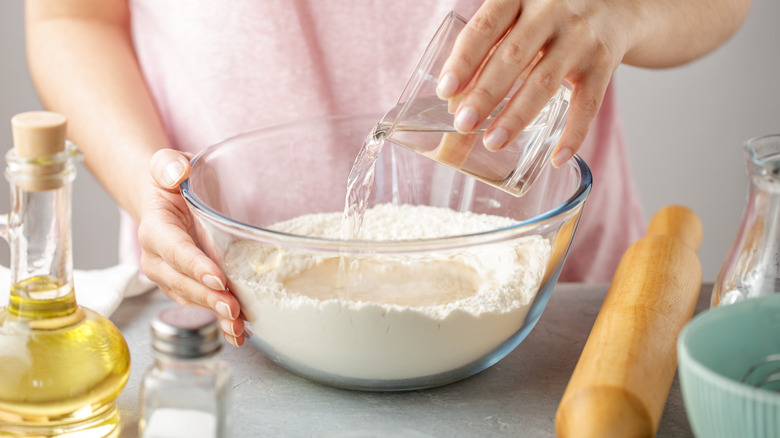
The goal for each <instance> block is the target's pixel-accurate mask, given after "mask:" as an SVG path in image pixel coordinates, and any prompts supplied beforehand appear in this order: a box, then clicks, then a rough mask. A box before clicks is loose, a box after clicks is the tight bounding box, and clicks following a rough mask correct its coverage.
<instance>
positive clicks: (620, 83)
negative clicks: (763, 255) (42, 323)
mask: <svg viewBox="0 0 780 438" xmlns="http://www.w3.org/2000/svg"><path fill="white" fill-rule="evenodd" d="M23 9H24V7H23V2H22V1H21V0H0V150H2V151H5V150H7V149H8V148H9V147H11V130H10V123H9V121H10V118H11V117H12V116H13V115H14V114H16V113H18V112H22V111H27V110H34V109H39V108H40V103H39V101H38V99H37V97H36V94H35V91H34V89H33V87H32V84H31V82H30V79H29V77H28V73H27V67H26V63H25V55H24V39H23V38H24V36H23V33H24V28H23V12H24V11H23ZM778 22H780V1H778V0H754V2H753V8H752V10H751V13H750V16H749V17H748V20H747V22H746V23H745V25H744V26H743V28H742V29H741V30H740V31H739V33H738V34H737V35H736V36H735V37H734V38H733V39H731V40H730V41H729V42H728V43H727V44H725V45H724V46H722V47H721V48H719V49H718V50H717V51H715V52H714V53H712V54H710V55H709V56H707V57H705V58H703V59H701V60H698V61H696V62H694V63H691V64H689V65H686V66H683V67H679V68H675V69H669V70H655V71H651V70H643V69H637V68H631V67H626V66H621V67H620V68H619V69H618V72H617V74H616V76H615V81H616V86H617V90H618V95H619V96H620V97H619V104H620V107H621V110H622V114H623V120H624V122H625V133H626V137H627V139H628V143H629V147H630V156H631V166H632V171H633V172H634V174H635V176H636V180H637V184H638V186H639V191H640V194H641V197H642V202H643V204H644V207H645V215H646V216H647V217H648V218H649V217H650V215H651V214H652V213H653V212H655V211H656V210H657V209H658V208H660V207H661V206H663V205H666V204H671V203H679V204H684V205H687V206H689V207H691V208H693V209H694V210H695V211H696V213H697V214H698V215H699V216H700V217H701V219H702V222H703V223H704V242H703V243H702V247H701V250H700V251H699V256H700V258H701V260H702V265H703V268H704V280H705V281H714V280H715V277H716V275H717V272H718V269H719V268H720V264H721V263H722V261H723V258H724V257H725V255H726V252H727V251H728V248H729V246H730V244H731V241H732V239H733V238H734V235H735V233H736V231H737V227H738V225H739V220H740V218H741V216H742V209H743V207H744V204H745V197H746V195H747V177H746V175H745V170H744V169H745V166H744V161H743V155H742V150H741V145H742V143H743V142H744V141H745V140H746V139H748V138H750V137H754V136H757V135H763V134H770V133H780V84H778V79H780V26H778V24H777V23H778ZM3 153H4V152H3ZM2 165H3V166H4V162H3V163H2ZM80 170H81V172H80V173H79V176H78V178H77V179H76V182H75V184H74V206H73V208H74V210H73V220H74V229H73V234H74V264H75V267H76V268H78V269H91V268H103V267H108V266H112V265H113V264H115V263H117V255H116V248H117V231H118V218H119V214H118V210H117V207H116V206H115V204H114V203H113V201H112V200H111V198H110V197H109V196H108V195H107V193H106V192H105V190H103V188H102V187H101V186H100V185H99V184H98V183H97V182H96V181H95V180H94V178H92V176H91V174H90V173H89V172H88V171H87V170H86V168H84V167H83V166H80ZM597 183H598V181H597ZM8 205H9V204H8V188H7V183H6V181H5V180H3V181H2V183H1V184H0V211H2V212H5V211H7V209H8ZM0 263H3V264H5V265H6V266H7V263H8V247H7V245H5V244H0Z"/></svg>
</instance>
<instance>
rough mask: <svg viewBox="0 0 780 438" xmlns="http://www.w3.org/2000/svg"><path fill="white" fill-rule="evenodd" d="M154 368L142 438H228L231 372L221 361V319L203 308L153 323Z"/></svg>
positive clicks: (145, 388) (170, 313)
mask: <svg viewBox="0 0 780 438" xmlns="http://www.w3.org/2000/svg"><path fill="white" fill-rule="evenodd" d="M151 330H152V349H153V352H154V358H155V361H154V364H153V365H152V366H151V367H150V368H149V370H147V372H146V374H145V375H144V380H143V384H142V386H141V418H140V421H139V429H138V432H139V436H140V437H142V438H161V437H166V438H173V437H182V438H185V437H186V438H199V437H203V438H206V437H209V438H212V437H213V438H224V437H228V436H229V434H230V415H229V411H228V408H229V406H228V404H229V400H228V398H229V395H230V387H229V385H230V379H231V375H232V373H231V370H230V367H229V365H228V364H227V363H226V362H225V361H224V360H222V359H220V358H219V355H218V353H219V351H220V349H221V347H222V342H221V339H220V335H219V333H220V330H219V327H218V325H217V318H216V316H215V315H214V313H213V312H211V311H210V310H208V309H205V308H202V307H195V306H185V307H172V308H168V309H165V310H163V311H161V312H160V313H159V314H158V315H157V317H156V318H155V319H154V320H153V321H152V323H151Z"/></svg>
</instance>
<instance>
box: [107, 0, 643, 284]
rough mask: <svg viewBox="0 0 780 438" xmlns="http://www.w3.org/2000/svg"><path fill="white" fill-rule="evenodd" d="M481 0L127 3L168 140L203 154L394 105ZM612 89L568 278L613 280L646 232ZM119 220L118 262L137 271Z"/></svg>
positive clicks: (586, 152) (126, 229)
mask: <svg viewBox="0 0 780 438" xmlns="http://www.w3.org/2000/svg"><path fill="white" fill-rule="evenodd" d="M480 3H481V2H480V1H475V0H431V1H419V0H395V1H392V2H375V1H357V2H349V6H348V7H347V6H343V5H341V6H336V5H335V4H334V2H329V1H319V0H270V1H265V0H264V1H231V2H217V1H210V0H189V1H187V2H181V1H179V0H130V7H131V17H132V31H133V37H134V42H135V46H136V51H137V54H138V59H139V62H140V64H141V68H142V70H143V73H144V75H145V77H146V80H147V82H148V84H149V88H150V90H151V93H152V95H153V97H154V99H155V102H156V104H157V107H158V109H159V112H160V115H161V117H162V119H163V123H164V125H165V128H166V130H167V132H168V135H169V138H170V141H171V144H172V145H175V147H177V148H179V149H181V150H183V151H189V152H197V151H200V150H201V149H203V148H204V147H206V146H209V145H211V144H214V143H217V142H219V141H221V140H224V139H226V138H228V137H231V136H233V135H236V134H238V133H241V132H245V131H249V130H252V129H256V128H258V127H261V126H267V125H272V124H278V123H282V122H288V121H294V120H300V119H304V118H311V117H319V116H324V115H335V114H355V113H377V114H380V113H383V112H384V111H386V110H387V109H389V108H390V107H391V106H392V105H394V104H395V102H396V100H397V99H398V95H399V93H400V91H401V90H402V89H403V87H404V85H405V83H406V81H407V79H408V76H409V74H410V72H411V71H412V69H413V68H414V65H415V63H416V62H417V59H418V57H419V56H420V55H421V54H422V52H423V50H424V48H425V45H426V44H427V42H428V40H429V39H430V38H431V36H432V35H433V33H434V32H435V30H436V28H437V27H438V25H439V24H440V23H441V20H442V19H443V18H444V16H445V15H446V14H447V12H449V11H450V10H454V11H456V12H457V13H459V14H460V15H462V16H464V17H471V16H472V15H473V13H474V11H476V9H477V8H478V7H479V4H480ZM624 143H625V142H624V138H623V134H622V131H621V126H620V121H619V118H618V115H617V109H616V102H615V98H614V96H613V91H612V87H611V86H610V88H609V89H608V90H607V94H606V96H605V99H604V104H603V106H602V108H601V111H600V113H599V115H598V117H597V119H596V121H595V122H594V124H593V127H592V129H591V131H590V134H589V135H588V137H587V139H586V141H585V144H584V145H583V147H582V149H581V151H580V153H581V156H582V157H583V158H584V159H585V161H586V162H587V163H588V165H589V166H590V167H591V170H592V172H593V175H594V185H593V190H592V191H591V194H590V197H589V198H588V200H587V201H586V204H585V210H584V213H583V215H582V219H581V221H580V225H579V228H578V231H577V235H576V236H575V239H574V242H573V244H572V248H571V251H570V253H569V256H568V258H567V261H566V263H565V266H564V269H563V273H562V275H561V280H562V281H589V282H590V281H609V280H610V279H611V277H612V274H613V273H614V270H615V268H616V266H617V262H618V261H619V259H620V257H621V255H622V253H623V251H624V250H625V249H626V248H627V246H628V245H629V244H630V243H631V242H633V241H634V240H636V239H637V238H639V237H640V236H641V234H642V228H643V219H642V211H641V206H640V203H639V200H638V196H637V193H636V189H635V187H634V184H633V182H632V180H631V177H630V174H629V168H628V161H627V156H626V151H625V145H624ZM136 230H137V226H136V224H134V223H133V222H132V221H131V220H130V219H129V217H128V216H127V215H123V217H122V239H121V241H120V252H121V253H120V257H121V259H122V261H125V262H133V263H138V262H137V261H138V259H139V248H138V244H137V240H136Z"/></svg>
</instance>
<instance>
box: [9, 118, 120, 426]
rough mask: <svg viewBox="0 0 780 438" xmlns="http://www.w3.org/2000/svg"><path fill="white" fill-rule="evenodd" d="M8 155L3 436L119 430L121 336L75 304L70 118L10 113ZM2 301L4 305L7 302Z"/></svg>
mask: <svg viewBox="0 0 780 438" xmlns="http://www.w3.org/2000/svg"><path fill="white" fill-rule="evenodd" d="M12 127H13V136H14V148H13V149H11V150H10V151H9V152H8V153H7V154H6V161H7V165H8V166H7V168H6V171H5V176H6V179H7V180H8V182H9V183H10V186H11V204H12V206H11V211H10V213H9V214H8V216H7V219H6V218H5V217H2V218H0V221H2V222H6V223H4V224H2V225H5V227H4V228H5V230H4V237H6V239H7V240H8V243H9V246H10V248H11V290H10V298H9V301H8V303H7V306H6V307H2V308H0V436H36V437H49V436H58V437H79V438H82V437H83V438H90V437H105V436H118V435H119V411H118V409H117V407H116V403H115V400H116V398H117V396H118V395H119V393H120V392H121V391H122V388H123V387H124V385H125V383H127V378H128V376H129V373H130V353H129V351H128V348H127V343H126V342H125V340H124V338H123V337H122V334H121V333H120V332H119V330H118V329H117V328H116V327H115V326H114V325H113V324H112V323H111V322H110V321H109V320H108V319H107V318H105V317H103V316H101V315H99V314H98V313H96V312H93V311H91V310H89V309H87V308H85V307H81V306H79V305H78V304H77V303H76V299H75V295H74V289H73V286H74V285H73V276H72V274H73V267H72V263H73V262H72V254H71V186H72V181H73V178H74V177H75V173H76V172H75V165H74V163H73V161H74V160H75V159H78V158H80V157H81V156H80V154H79V152H78V150H77V149H76V148H75V146H73V145H71V144H69V143H68V146H67V147H66V141H65V129H66V120H65V117H64V116H62V115H59V114H56V113H51V112H43V111H39V112H28V113H22V114H18V115H16V116H14V118H13V119H12ZM0 305H2V303H0Z"/></svg>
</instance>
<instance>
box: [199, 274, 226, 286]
mask: <svg viewBox="0 0 780 438" xmlns="http://www.w3.org/2000/svg"><path fill="white" fill-rule="evenodd" d="M201 281H202V282H203V284H204V285H206V287H207V288H209V289H214V290H225V285H224V284H222V280H220V279H219V277H217V276H215V275H211V274H206V275H204V276H203V278H202V279H201Z"/></svg>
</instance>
